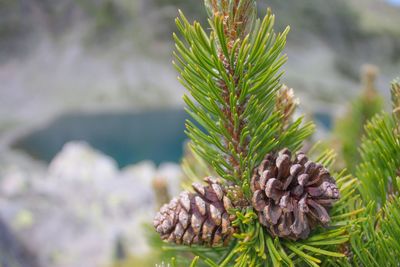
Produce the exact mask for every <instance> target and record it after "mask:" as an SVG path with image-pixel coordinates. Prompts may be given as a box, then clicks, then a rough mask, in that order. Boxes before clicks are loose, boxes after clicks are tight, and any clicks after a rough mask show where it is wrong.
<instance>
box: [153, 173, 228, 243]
mask: <svg viewBox="0 0 400 267" xmlns="http://www.w3.org/2000/svg"><path fill="white" fill-rule="evenodd" d="M204 181H205V182H206V183H207V185H202V184H200V183H194V184H193V185H192V186H193V189H194V190H195V193H190V192H187V191H184V192H182V193H181V194H180V195H179V197H178V198H174V199H172V200H171V202H170V203H169V204H165V205H164V206H163V207H161V209H160V211H159V212H158V213H157V215H156V217H155V218H154V227H155V228H156V230H157V232H158V233H159V234H160V235H161V238H162V239H163V240H166V241H168V242H172V243H176V244H185V245H192V244H195V245H205V246H219V245H226V244H227V243H228V242H229V240H230V238H231V237H232V234H233V233H234V232H235V229H234V228H233V227H232V225H231V222H232V220H234V219H235V218H234V216H232V215H230V214H228V210H229V209H230V208H233V205H232V202H231V201H230V199H229V198H228V197H227V195H226V194H227V192H226V190H225V189H224V187H223V186H222V185H221V183H220V181H219V180H217V179H213V178H211V177H207V178H205V179H204Z"/></svg>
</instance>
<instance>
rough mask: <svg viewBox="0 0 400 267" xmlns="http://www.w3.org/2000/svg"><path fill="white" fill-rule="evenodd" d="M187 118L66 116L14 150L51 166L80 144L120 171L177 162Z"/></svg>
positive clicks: (328, 123) (326, 120)
mask: <svg viewBox="0 0 400 267" xmlns="http://www.w3.org/2000/svg"><path fill="white" fill-rule="evenodd" d="M313 117H314V120H315V121H318V122H319V123H320V124H319V125H320V126H322V127H324V128H326V129H327V130H329V129H331V128H332V118H331V115H330V114H325V113H318V112H317V113H315V114H314V116H313ZM188 118H189V117H188V115H187V114H186V113H185V112H184V111H183V110H160V111H147V112H140V113H131V112H127V113H97V114H67V115H64V116H61V117H59V118H57V119H55V120H54V121H52V122H50V123H49V124H48V125H46V126H45V127H43V128H42V129H38V130H36V131H33V132H31V133H29V134H28V135H26V136H24V137H22V138H21V139H19V140H17V141H16V142H15V143H14V144H13V147H14V148H17V149H21V150H24V151H26V152H27V153H28V154H30V155H32V156H33V157H34V158H37V159H41V160H44V161H46V162H50V161H51V160H52V159H53V158H54V156H55V155H56V154H57V153H58V152H59V151H60V150H61V149H62V147H63V145H64V144H65V143H67V142H69V141H74V140H79V141H86V142H87V143H89V144H90V145H91V146H92V147H94V148H96V149H98V150H100V151H102V152H103V153H105V154H106V155H109V156H111V157H113V158H114V159H115V160H116V161H117V163H118V165H119V166H120V167H124V166H127V165H129V164H133V163H137V162H139V161H142V160H152V161H154V162H155V163H156V164H159V163H161V162H165V161H169V162H180V160H181V157H182V155H183V148H184V143H185V140H186V139H187V137H186V135H185V133H184V130H185V120H186V119H188Z"/></svg>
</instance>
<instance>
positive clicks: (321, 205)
mask: <svg viewBox="0 0 400 267" xmlns="http://www.w3.org/2000/svg"><path fill="white" fill-rule="evenodd" d="M251 190H252V192H253V198H252V204H253V207H254V209H255V210H257V211H258V215H259V216H258V217H259V220H260V223H261V224H263V225H264V226H266V227H267V229H268V232H269V233H270V234H271V235H272V236H278V237H283V238H289V239H293V240H297V239H299V238H301V239H305V238H307V237H308V235H309V234H310V230H312V229H313V228H315V227H316V226H317V225H323V226H325V225H327V224H328V223H329V221H330V217H329V214H328V210H329V208H330V207H331V206H332V204H333V203H334V202H335V201H336V200H338V199H339V190H338V187H337V186H336V183H335V180H334V179H333V178H332V177H331V176H330V174H329V172H328V170H327V169H325V168H324V167H323V166H322V165H321V164H318V163H314V162H312V161H309V160H308V158H307V157H306V155H305V154H304V153H299V154H297V155H296V157H295V158H294V159H293V160H292V159H291V152H290V151H289V150H288V149H284V150H282V151H280V152H279V153H277V154H276V153H275V154H274V153H270V154H267V155H266V157H265V158H264V160H263V162H262V163H261V164H260V166H259V167H258V168H256V169H255V170H254V174H253V177H252V179H251Z"/></svg>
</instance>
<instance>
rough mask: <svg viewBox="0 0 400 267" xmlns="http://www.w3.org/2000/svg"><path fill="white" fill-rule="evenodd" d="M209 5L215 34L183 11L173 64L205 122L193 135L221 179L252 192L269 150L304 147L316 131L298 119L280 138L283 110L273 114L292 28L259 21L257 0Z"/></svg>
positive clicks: (190, 127) (269, 19) (190, 126)
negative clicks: (252, 178)
mask: <svg viewBox="0 0 400 267" xmlns="http://www.w3.org/2000/svg"><path fill="white" fill-rule="evenodd" d="M206 3H208V7H209V8H208V9H209V14H210V15H211V16H210V21H209V22H210V25H211V29H212V31H211V33H210V34H207V33H206V32H205V31H204V30H203V29H202V28H201V26H200V25H199V23H197V22H195V23H194V24H193V25H191V24H190V23H189V22H188V21H187V19H186V18H185V17H184V15H183V14H182V13H181V14H180V19H177V20H176V23H177V26H178V29H179V30H180V34H181V35H182V37H183V39H184V41H181V40H180V39H179V38H178V37H177V35H174V39H175V41H176V51H177V52H176V53H175V56H176V58H177V62H176V63H175V67H176V68H177V70H178V71H179V73H180V74H181V78H180V81H181V82H182V84H183V85H184V86H185V87H186V88H187V89H188V90H189V92H190V95H191V97H189V96H185V97H184V100H185V103H186V104H187V107H188V108H187V111H188V113H189V114H190V115H191V117H192V118H193V119H194V120H195V121H196V122H197V123H198V124H199V125H200V127H199V126H198V125H197V124H195V123H193V122H192V121H188V122H187V134H188V136H189V137H190V138H191V139H192V149H193V150H194V151H195V152H196V153H197V154H199V155H200V156H202V157H203V158H204V159H205V160H206V161H207V162H208V163H209V164H210V166H212V167H213V168H214V169H215V171H216V172H217V173H218V174H219V175H220V176H221V177H223V178H225V179H227V180H229V181H232V182H234V183H235V184H238V185H244V187H246V186H245V185H246V184H248V182H249V178H250V173H251V171H252V169H253V168H254V166H256V164H258V163H259V162H260V161H261V160H262V158H263V157H264V155H265V154H266V153H267V152H269V151H272V150H274V149H278V148H279V147H283V146H285V145H286V146H289V147H290V148H291V149H293V150H296V149H298V148H299V147H300V146H301V143H302V141H303V140H304V139H305V138H307V137H308V136H309V135H310V134H311V132H312V130H313V128H312V125H311V124H306V125H302V124H301V119H299V120H297V121H295V122H294V123H293V124H291V125H289V126H288V127H287V131H285V133H281V132H280V126H279V124H280V121H281V117H282V112H281V111H276V110H274V107H275V99H276V92H277V91H278V89H279V88H280V87H281V85H280V84H279V78H280V77H281V75H282V72H281V71H280V67H281V66H282V65H283V63H284V62H285V61H286V57H285V56H282V55H281V53H282V51H283V48H284V46H285V43H286V35H287V33H288V30H289V29H286V30H285V31H284V32H283V33H282V34H277V35H276V34H275V33H274V32H273V29H272V28H273V24H274V16H273V15H272V14H271V12H270V11H269V12H268V14H267V16H266V17H265V18H264V20H263V21H262V22H261V21H259V20H257V21H256V22H255V23H254V18H253V17H254V16H253V15H254V14H255V2H254V1H252V0H242V1H207V2H206ZM253 25H254V26H253ZM248 33H249V34H248Z"/></svg>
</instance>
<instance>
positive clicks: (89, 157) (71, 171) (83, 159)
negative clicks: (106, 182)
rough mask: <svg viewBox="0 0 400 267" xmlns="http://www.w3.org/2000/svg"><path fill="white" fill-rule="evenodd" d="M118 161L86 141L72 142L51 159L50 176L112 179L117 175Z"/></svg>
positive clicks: (76, 178)
mask: <svg viewBox="0 0 400 267" xmlns="http://www.w3.org/2000/svg"><path fill="white" fill-rule="evenodd" d="M117 172H118V171H117V163H116V162H115V161H114V160H113V159H112V158H111V157H108V156H106V155H104V154H101V153H100V152H99V151H96V150H95V149H93V148H91V147H90V146H89V145H88V144H87V143H85V142H70V143H67V144H65V145H64V147H63V149H62V150H61V152H60V153H59V154H57V155H56V156H55V158H54V159H53V160H52V161H51V163H50V166H49V176H50V177H54V178H58V179H66V180H81V181H85V180H86V181H93V180H101V179H111V178H114V177H115V176H116V175H117Z"/></svg>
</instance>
